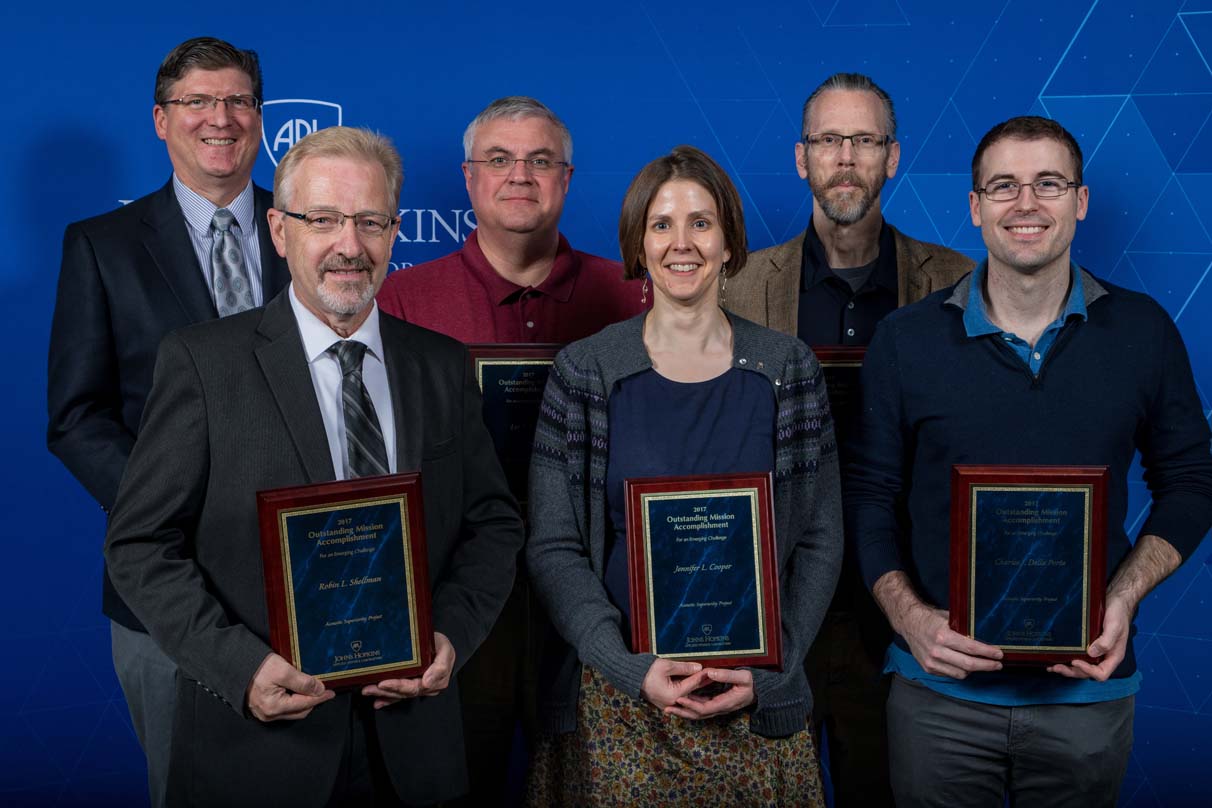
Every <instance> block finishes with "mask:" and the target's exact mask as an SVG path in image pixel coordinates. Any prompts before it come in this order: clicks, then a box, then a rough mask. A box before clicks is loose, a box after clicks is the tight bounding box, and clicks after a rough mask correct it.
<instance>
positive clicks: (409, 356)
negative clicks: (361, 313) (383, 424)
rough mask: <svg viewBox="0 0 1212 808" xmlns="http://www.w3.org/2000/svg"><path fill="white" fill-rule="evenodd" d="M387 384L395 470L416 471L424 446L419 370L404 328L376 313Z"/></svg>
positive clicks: (419, 465) (418, 467)
mask: <svg viewBox="0 0 1212 808" xmlns="http://www.w3.org/2000/svg"><path fill="white" fill-rule="evenodd" d="M379 330H380V333H381V334H382V335H383V353H384V354H386V356H385V357H384V359H385V361H386V363H387V384H388V386H389V387H390V388H391V409H392V413H393V414H394V416H395V422H396V470H397V471H419V470H420V468H421V454H422V447H423V445H424V439H423V435H424V432H423V430H424V427H425V421H424V418H423V413H422V412H421V396H422V395H424V391H423V390H422V389H421V387H422V384H421V371H420V367H419V366H418V365H417V358H416V356H415V355H413V353H412V352H411V351H410V350H409V348H408V337H407V334H406V333H405V331H406V330H407V327H406V326H405V325H404V324H403V323H401V322H400V321H399V320H397V319H395V318H394V317H388V316H386V315H384V314H383V313H382V312H380V313H379Z"/></svg>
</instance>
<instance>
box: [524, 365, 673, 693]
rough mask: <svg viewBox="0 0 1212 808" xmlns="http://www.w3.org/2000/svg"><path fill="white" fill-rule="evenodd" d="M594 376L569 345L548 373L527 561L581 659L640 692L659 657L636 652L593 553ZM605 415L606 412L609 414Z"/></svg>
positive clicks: (535, 462)
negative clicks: (591, 432)
mask: <svg viewBox="0 0 1212 808" xmlns="http://www.w3.org/2000/svg"><path fill="white" fill-rule="evenodd" d="M589 378H590V374H587V373H586V372H585V371H582V370H580V369H578V368H576V367H575V366H574V365H573V364H572V362H571V361H570V359H569V357H568V349H565V350H564V351H562V352H561V353H560V355H559V356H558V357H557V358H556V363H555V366H554V367H553V368H552V371H551V374H550V375H549V376H548V379H547V386H546V388H545V389H544V392H543V403H542V406H541V408H540V411H539V421H538V425H537V427H536V429H535V441H534V451H533V455H532V458H531V463H530V503H529V507H530V537H529V539H528V540H527V545H526V562H527V565H528V569H529V572H530V579H531V581H532V582H533V584H534V586H535V589H536V591H537V592H538V595H539V599H540V600H541V601H542V602H543V605H544V606H545V607H546V609H547V613H548V614H549V615H550V617H551V620H552V623H553V624H554V626H555V628H556V630H557V631H558V632H559V633H560V636H562V637H563V638H564V639H565V640H566V641H567V642H568V643H569V644H570V645H571V646H572V647H573V648H575V649H576V652H577V656H578V657H579V659H580V660H581V662H583V663H584V664H587V665H589V666H591V667H593V668H594V669H596V670H598V671H599V672H601V673H602V675H603V676H605V677H606V680H607V681H608V682H610V684H612V685H613V686H615V687H616V688H618V689H619V690H620V691H622V692H624V693H626V694H628V695H629V696H632V697H633V698H639V697H640V686H641V685H642V684H643V682H644V676H645V675H646V674H647V673H648V669H649V668H650V667H651V666H652V663H653V661H654V660H655V659H656V657H654V656H653V655H652V654H633V653H631V652H630V650H628V648H627V645H626V644H625V643H624V641H623V633H622V628H621V626H622V616H621V615H620V614H619V611H618V609H616V608H615V607H614V605H613V604H611V602H610V599H609V597H608V596H607V594H606V589H605V587H604V586H603V584H602V581H601V579H600V578H599V576H598V574H597V573H596V572H595V571H594V568H593V563H592V558H591V554H592V552H593V542H594V536H593V530H592V526H591V525H590V519H589V516H588V514H587V508H588V507H589V504H588V502H589V499H590V496H591V485H592V481H591V479H590V477H591V469H590V464H589V462H588V461H587V456H588V454H587V453H588V452H589V451H590V450H591V449H590V446H589V429H590V426H589V420H590V401H591V399H592V398H593V396H594V393H593V391H590V390H586V389H585V388H584V387H577V386H576V385H577V384H581V385H584V384H588V383H589V381H587V380H588V379H589ZM598 398H599V401H601V400H604V399H603V398H602V397H601V396H599V397H598ZM598 415H599V416H601V417H605V413H604V412H601V413H598ZM598 482H599V484H601V483H602V482H603V481H598ZM603 530H604V526H603ZM599 540H601V539H600V537H599ZM598 552H599V553H601V552H602V548H600V547H599V548H598Z"/></svg>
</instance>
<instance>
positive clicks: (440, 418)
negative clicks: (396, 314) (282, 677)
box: [105, 292, 523, 806]
mask: <svg viewBox="0 0 1212 808" xmlns="http://www.w3.org/2000/svg"><path fill="white" fill-rule="evenodd" d="M287 294H288V293H287V292H283V293H282V294H280V295H278V296H277V297H276V298H274V299H273V300H272V301H270V303H269V304H268V305H267V306H266V307H265V308H264V309H254V310H252V311H248V312H244V313H243V314H239V315H235V316H233V317H227V318H224V319H222V320H216V321H214V322H211V323H204V324H201V325H196V326H192V327H190V328H186V329H183V330H181V331H177V332H174V333H173V334H170V335H169V336H168V337H167V338H165V340H164V342H163V344H162V346H161V349H160V354H159V357H158V358H157V363H156V372H155V380H154V382H153V385H152V391H151V394H150V396H149V398H148V402H147V408H146V412H145V416H144V421H143V426H142V430H141V432H140V435H139V440H138V441H137V442H136V444H135V448H134V451H133V452H132V454H131V458H130V462H129V464H128V465H127V471H126V475H125V477H124V478H123V481H122V486H121V488H120V490H119V492H118V499H117V502H116V504H115V506H114V509H113V512H112V514H111V518H110V528H109V534H108V537H107V541H106V550H105V554H106V559H107V561H108V562H109V565H110V571H111V575H112V577H113V581H114V584H115V585H116V587H117V588H118V591H119V593H120V594H121V595H122V596H123V597H124V598H125V599H126V601H127V602H128V603H129V604H130V606H131V608H132V609H133V610H134V612H135V614H136V616H137V617H139V619H140V620H142V621H143V622H144V623H145V624H146V625H147V627H148V630H149V631H150V633H151V635H152V638H153V639H154V640H155V641H156V643H157V644H158V645H159V646H160V647H161V648H162V649H164V651H165V653H167V654H168V656H169V657H171V658H172V659H173V660H174V661H176V663H177V664H178V666H179V667H180V671H181V676H179V678H178V692H177V712H176V716H175V723H174V732H173V750H172V764H171V768H170V773H169V790H170V794H172V802H173V804H174V805H177V804H181V805H185V804H190V805H193V804H197V805H244V804H250V805H252V804H255V805H261V806H264V805H274V804H289V803H297V804H323V803H324V801H325V800H326V799H327V797H328V795H329V793H330V792H331V789H332V787H333V784H334V782H335V778H336V776H337V771H338V768H339V765H340V761H341V752H342V748H343V743H344V740H345V736H346V733H347V731H348V727H349V721H350V710H351V709H352V708H351V703H352V702H351V698H352V697H351V695H350V693H349V691H345V692H343V693H341V694H339V695H338V697H337V698H336V699H334V700H332V701H330V702H327V703H325V704H322V705H320V706H319V707H318V708H317V709H316V710H315V711H313V713H312V714H311V715H310V716H308V717H307V718H306V719H303V720H302V721H281V722H275V723H271V724H263V723H261V722H259V721H257V720H256V719H254V718H251V717H248V716H247V715H246V713H245V693H246V690H247V688H248V685H249V682H250V681H251V679H252V677H253V674H254V673H255V671H256V669H257V667H258V666H259V665H260V664H261V662H262V660H263V659H264V658H265V656H266V655H267V654H268V653H269V651H270V649H269V645H268V643H267V638H268V637H269V625H268V615H267V611H266V605H265V590H264V578H263V572H262V564H261V555H260V544H259V540H258V525H257V508H256V499H255V493H256V492H257V491H258V490H262V489H266V488H277V487H282V486H288V485H299V484H305V483H315V482H322V481H327V480H332V479H334V477H335V474H334V472H333V468H332V460H331V456H330V454H329V450H328V443H327V439H326V436H325V431H324V424H323V421H322V418H321V415H320V409H319V405H318V404H317V402H316V396H315V392H314V389H313V387H312V382H311V376H310V373H309V370H308V366H307V362H306V359H305V356H304V353H303V344H302V340H301V338H300V336H299V330H298V326H297V324H296V322H295V318H294V312H293V311H292V309H291V306H290V301H289V299H288V298H287ZM379 316H380V317H381V329H382V336H383V345H384V353H385V354H386V356H385V361H386V365H387V377H388V382H389V385H390V387H391V395H392V406H393V409H394V413H395V421H396V436H397V437H396V451H397V458H398V463H397V466H398V468H399V469H400V470H401V471H404V470H420V472H421V475H422V485H423V489H424V508H425V523H426V534H427V543H428V554H429V572H430V582H431V587H432V592H433V617H434V630H435V631H440V632H442V633H444V634H445V635H446V636H447V637H449V638H450V641H451V643H452V644H453V645H454V649H455V653H456V656H457V660H458V662H462V661H465V660H466V659H467V658H468V657H469V656H470V655H471V653H472V651H473V650H474V649H475V647H476V646H477V645H478V644H479V643H480V641H481V640H482V639H483V638H484V636H485V635H486V634H487V633H488V629H489V628H490V627H491V625H492V623H493V621H494V620H495V619H496V615H497V613H498V612H499V610H500V608H501V605H502V604H503V603H504V601H505V598H506V596H507V595H508V593H509V590H510V587H511V585H512V582H513V574H514V564H515V557H516V555H517V551H518V549H519V548H520V547H521V545H522V541H523V532H522V524H521V520H520V517H519V515H518V512H517V505H516V503H515V502H514V500H513V498H512V497H511V496H510V494H509V492H508V489H507V488H506V485H505V480H504V476H503V474H502V473H501V469H500V465H499V464H498V462H497V459H496V455H495V453H494V450H493V446H492V441H491V439H490V438H489V436H488V433H487V431H486V430H485V428H484V425H483V421H482V418H481V412H480V407H481V405H480V396H479V389H478V387H477V386H476V383H475V380H474V379H473V378H472V376H471V374H470V369H469V366H468V362H467V354H466V349H465V348H464V347H463V346H462V345H461V344H459V343H457V342H455V341H454V340H452V339H449V338H447V337H444V336H441V335H439V334H436V333H434V332H432V331H427V330H425V329H423V328H418V327H416V326H412V325H409V324H407V323H404V322H401V321H399V320H397V319H395V318H393V317H390V316H388V315H383V314H381V315H379ZM375 724H376V727H377V730H378V734H379V737H380V741H381V743H382V747H383V750H384V758H385V759H386V762H387V766H388V769H389V772H390V774H391V778H392V781H393V783H394V784H395V787H396V790H397V791H398V793H399V794H400V796H401V797H402V798H404V799H405V800H407V801H408V802H417V803H423V802H431V801H436V800H443V799H450V798H451V797H453V796H456V795H457V794H459V793H460V792H461V791H463V790H464V788H465V782H466V771H465V764H464V754H463V742H462V732H461V722H460V714H459V698H458V693H457V692H456V689H455V685H454V683H453V680H452V684H451V687H450V688H449V689H448V690H447V691H446V692H444V693H442V694H441V695H439V696H436V697H433V698H424V699H415V700H409V701H406V702H404V703H402V704H398V705H395V706H393V707H391V708H388V709H386V710H381V711H376V713H375Z"/></svg>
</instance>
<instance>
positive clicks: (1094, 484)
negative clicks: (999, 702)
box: [950, 465, 1110, 664]
mask: <svg viewBox="0 0 1212 808" xmlns="http://www.w3.org/2000/svg"><path fill="white" fill-rule="evenodd" d="M1109 476H1110V475H1109V472H1108V471H1107V468H1106V467H1105V466H965V465H957V466H954V467H953V469H952V472H951V593H950V594H951V628H952V629H953V630H955V631H956V632H958V633H960V634H963V635H965V636H968V637H973V638H975V639H976V640H979V641H980V642H983V643H987V644H989V645H996V646H998V647H999V648H1001V649H1002V651H1003V652H1004V654H1005V656H1004V657H1003V659H1004V660H1005V661H1007V662H1012V663H1023V664H1052V663H1054V662H1070V661H1072V660H1074V659H1086V660H1087V661H1090V660H1089V657H1087V656H1086V649H1087V648H1088V647H1089V646H1090V643H1091V642H1093V641H1094V639H1095V638H1096V637H1097V636H1098V635H1099V634H1100V633H1101V632H1102V622H1103V598H1104V596H1105V595H1106V586H1107V570H1106V541H1107V539H1106V535H1107V533H1106V528H1107V525H1106V518H1107V516H1106V514H1107V481H1108V478H1109Z"/></svg>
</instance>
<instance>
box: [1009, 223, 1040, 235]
mask: <svg viewBox="0 0 1212 808" xmlns="http://www.w3.org/2000/svg"><path fill="white" fill-rule="evenodd" d="M1006 229H1007V230H1009V231H1010V232H1011V233H1014V234H1015V235H1019V236H1033V235H1035V234H1037V233H1042V232H1044V231H1045V230H1046V229H1047V228H1046V227H1044V226H1043V225H1042V224H1020V225H1010V226H1009V227H1007V228H1006Z"/></svg>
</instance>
